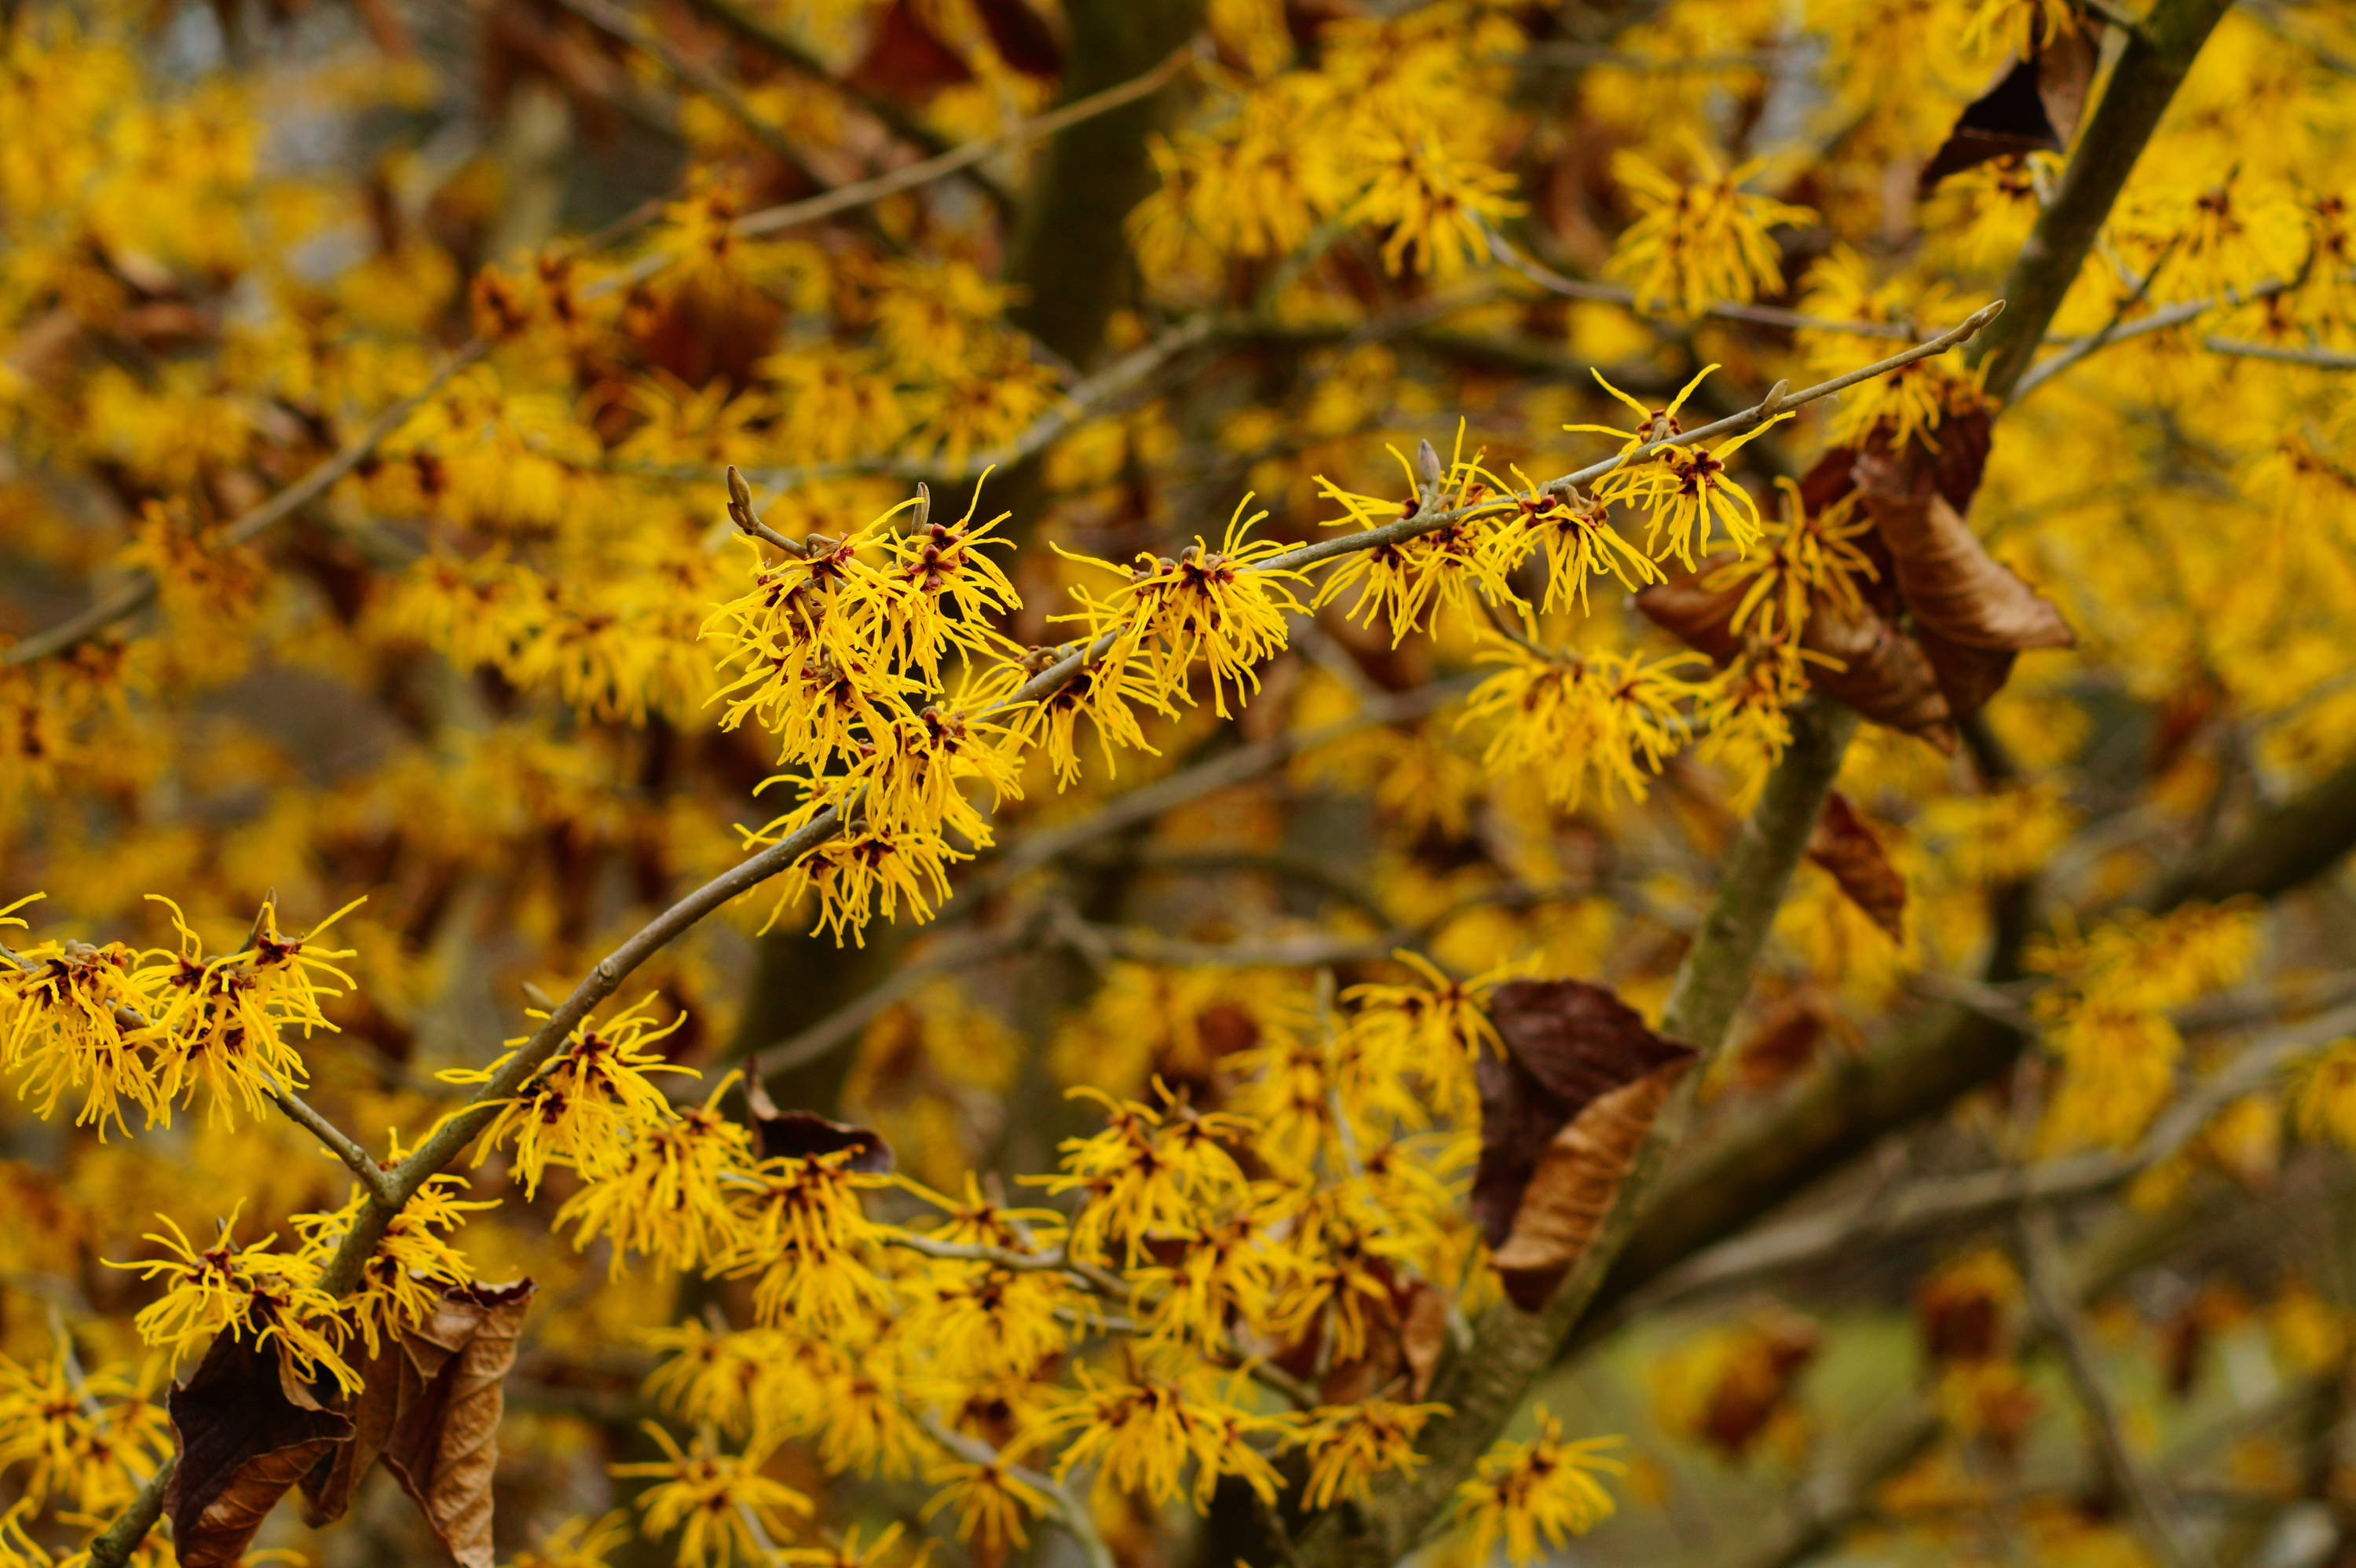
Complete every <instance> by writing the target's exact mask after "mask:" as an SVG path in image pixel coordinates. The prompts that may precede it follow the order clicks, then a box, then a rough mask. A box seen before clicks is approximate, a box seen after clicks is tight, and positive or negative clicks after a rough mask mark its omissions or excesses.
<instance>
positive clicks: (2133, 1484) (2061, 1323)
mask: <svg viewBox="0 0 2356 1568" xmlns="http://www.w3.org/2000/svg"><path fill="white" fill-rule="evenodd" d="M2020 1253H2021V1275H2022V1282H2023V1284H2024V1285H2026V1286H2027V1288H2028V1292H2029V1304H2030V1307H2031V1308H2032V1309H2033V1310H2034V1311H2035V1313H2036V1315H2037V1317H2038V1318H2039V1320H2040V1324H2041V1326H2042V1327H2043V1328H2044V1329H2045V1331H2046V1333H2047V1334H2049V1335H2051V1338H2052V1339H2053V1342H2054V1345H2055V1346H2056V1348H2058V1349H2060V1350H2061V1364H2062V1366H2063V1368H2064V1369H2065V1370H2066V1371H2068V1372H2069V1374H2070V1384H2071V1388H2072V1391H2073V1392H2075V1393H2076V1394H2077V1396H2078V1403H2079V1405H2080V1406H2081V1407H2082V1408H2083V1410H2084V1411H2085V1413H2086V1419H2087V1423H2088V1424H2089V1425H2090V1426H2092V1427H2093V1429H2094V1440H2095V1442H2096V1444H2097V1445H2099V1446H2100V1447H2101V1449H2102V1453H2103V1460H2104V1467H2106V1468H2107V1469H2109V1471H2110V1473H2111V1478H2112V1480H2113V1481H2114V1482H2115V1484H2116V1485H2117V1487H2118V1489H2119V1490H2120V1492H2121V1493H2123V1494H2124V1495H2125V1496H2126V1500H2127V1506H2128V1507H2129V1509H2131V1510H2132V1511H2133V1512H2134V1514H2135V1516H2136V1523H2137V1524H2138V1525H2139V1526H2140V1527H2141V1533H2142V1535H2143V1536H2144V1538H2145V1541H2146V1544H2147V1545H2149V1546H2150V1547H2151V1548H2152V1549H2153V1550H2154V1551H2155V1552H2157V1553H2158V1557H2159V1559H2160V1561H2161V1562H2162V1563H2167V1564H2169V1565H2170V1568H2205V1565H2206V1563H2207V1560H2208V1556H2207V1553H2205V1552H2201V1551H2199V1550H2198V1549H2197V1548H2196V1547H2195V1546H2194V1544H2193V1543H2192V1541H2190V1538H2188V1537H2187V1536H2186V1534H2185V1533H2184V1530H2183V1527H2182V1525H2181V1524H2180V1523H2179V1521H2178V1520H2177V1519H2176V1510H2175V1506H2174V1504H2173V1502H2172V1500H2171V1499H2169V1496H2168V1494H2167V1492H2166V1491H2165V1489H2163V1488H2162V1487H2161V1486H2160V1483H2159V1482H2158V1479H2157V1478H2156V1477H2153V1476H2152V1475H2151V1474H2150V1473H2149V1472H2147V1470H2146V1469H2145V1468H2144V1465H2143V1462H2142V1461H2141V1460H2140V1459H2138V1458H2136V1455H2135V1451H2134V1450H2133V1449H2132V1448H2130V1447H2129V1446H2128V1445H2127V1440H2126V1429H2125V1428H2124V1426H2123V1425H2122V1424H2121V1422H2120V1417H2119V1409H2118V1403H2117V1402H2116V1401H2115V1399H2113V1398H2112V1397H2111V1392H2110V1389H2109V1386H2108V1385H2107V1384H2106V1383H2105V1382H2104V1380H2103V1372H2102V1366H2101V1363H2100V1361H2099V1360H2097V1358H2096V1356H2095V1353H2094V1343H2093V1340H2092V1339H2091V1338H2090V1337H2089V1336H2088V1334H2087V1332H2086V1327H2085V1324H2084V1322H2083V1320H2082V1319H2081V1318H2080V1317H2079V1315H2078V1310H2077V1307H2076V1304H2075V1302H2074V1300H2072V1299H2071V1293H2070V1292H2069V1290H2068V1287H2067V1286H2066V1285H2064V1284H2063V1283H2062V1275H2061V1238H2060V1236H2059V1235H2058V1233H2057V1232H2056V1231H2055V1229H2054V1224H2053V1216H2052V1214H2051V1211H2047V1210H2044V1209H2035V1210H2031V1211H2028V1212H2026V1213H2024V1214H2023V1215H2022V1216H2021V1220H2020Z"/></svg>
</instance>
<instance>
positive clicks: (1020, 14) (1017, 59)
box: [973, 0, 1064, 81]
mask: <svg viewBox="0 0 2356 1568" xmlns="http://www.w3.org/2000/svg"><path fill="white" fill-rule="evenodd" d="M973 8H974V10H975V11H976V12H977V13H978V14H979V15H980V17H981V28H982V31H984V32H986V33H988V34H989V35H990V42H991V48H995V49H996V50H997V51H998V58H999V59H1002V60H1004V61H1005V62H1006V63H1007V64H1008V65H1009V66H1010V67H1012V68H1013V69H1016V70H1019V71H1021V72H1022V73H1023V75H1024V76H1027V77H1032V78H1033V79H1035V80H1041V81H1045V80H1050V79H1051V78H1054V77H1056V76H1060V75H1062V74H1063V70H1064V46H1063V45H1062V44H1061V43H1059V42H1057V41H1056V38H1055V29H1054V28H1052V27H1049V26H1047V22H1046V18H1044V17H1043V16H1040V15H1039V13H1038V12H1036V11H1033V9H1031V7H1030V6H1029V5H1026V4H1024V0H974V6H973Z"/></svg>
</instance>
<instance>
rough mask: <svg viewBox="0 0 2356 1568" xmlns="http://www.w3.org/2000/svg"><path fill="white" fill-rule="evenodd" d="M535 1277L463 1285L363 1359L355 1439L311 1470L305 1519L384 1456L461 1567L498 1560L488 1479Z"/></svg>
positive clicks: (336, 1500) (335, 1509) (342, 1498)
mask: <svg viewBox="0 0 2356 1568" xmlns="http://www.w3.org/2000/svg"><path fill="white" fill-rule="evenodd" d="M535 1288H536V1287H535V1286H534V1285H533V1284H532V1282H531V1281H530V1280H528V1279H527V1280H519V1281H517V1282H516V1283H514V1284H512V1285H462V1286H457V1287H455V1288H452V1289H449V1290H445V1291H444V1293H443V1297H442V1300H441V1302H440V1303H439V1304H438V1305H437V1306H436V1307H435V1308H434V1313H433V1315H432V1316H431V1317H428V1318H426V1319H425V1321H423V1323H418V1324H413V1325H411V1326H409V1327H407V1328H402V1330H401V1331H400V1332H399V1333H398V1334H396V1335H394V1336H393V1337H392V1338H391V1339H390V1340H388V1341H387V1342H386V1344H385V1345H384V1347H383V1349H382V1350H381V1351H380V1353H379V1354H378V1355H376V1356H374V1357H372V1358H370V1359H369V1360H368V1361H367V1362H365V1363H363V1365H362V1367H361V1369H360V1371H361V1375H362V1377H363V1378H364V1379H365V1380H366V1381H365V1385H364V1387H363V1389H362V1392H360V1394H359V1397H358V1398H357V1399H355V1400H354V1401H353V1403H352V1411H351V1415H352V1421H351V1438H350V1441H348V1442H346V1443H344V1444H342V1445H339V1446H337V1448H336V1449H335V1450H334V1451H333V1452H332V1453H329V1454H327V1455H325V1456H322V1458H321V1459H320V1460H319V1462H318V1463H317V1464H316V1466H315V1467H314V1468H313V1469H312V1470H311V1472H310V1473H309V1474H307V1475H305V1477H303V1492H304V1495H305V1498H306V1499H308V1502H309V1506H308V1507H307V1508H306V1509H305V1511H304V1517H305V1519H306V1520H308V1521H309V1522H310V1523H312V1524H313V1525H320V1524H325V1523H327V1522H328V1521H329V1520H335V1519H337V1518H339V1517H341V1516H342V1514H343V1513H344V1512H345V1510H346V1509H349V1508H350V1507H351V1503H352V1496H353V1493H354V1492H355V1491H356V1490H357V1489H358V1488H359V1483H360V1481H361V1480H362V1479H364V1478H365V1477H366V1476H367V1474H368V1471H369V1467H370V1466H372V1465H374V1464H375V1463H376V1462H377V1461H378V1460H379V1459H381V1460H383V1461H384V1464H385V1467H386V1468H387V1469H389V1470H391V1472H392V1474H393V1476H394V1477H395V1478H396V1479H397V1480H399V1481H400V1483H401V1485H402V1489H403V1490H404V1491H406V1492H408V1494H409V1495H410V1498H411V1499H412V1500H413V1501H415V1503H416V1504H417V1507H418V1509H419V1511H421V1512H422V1513H423V1514H424V1515H425V1520H426V1522H427V1523H428V1524H430V1525H432V1526H433V1527H434V1534H435V1535H436V1536H438V1537H440V1539H441V1541H442V1543H443V1545H444V1547H446V1548H447V1549H448V1550H449V1552H450V1555H451V1556H452V1558H454V1559H455V1561H456V1562H457V1563H459V1565H460V1568H492V1565H493V1563H494V1561H495V1559H494V1554H493V1552H492V1549H491V1478H492V1475H493V1472H494V1471H495V1470H496V1469H497V1468H498V1427H499V1417H500V1414H501V1413H502V1411H503V1410H504V1407H505V1404H506V1386H507V1383H506V1380H507V1375H508V1372H509V1370H510V1369H511V1368H512V1367H513V1366H514V1365H515V1351H516V1336H517V1333H518V1332H519V1330H520V1328H522V1325H523V1317H524V1311H525V1309H526V1308H527V1307H529V1306H530V1302H531V1296H532V1293H533V1291H534V1289H535Z"/></svg>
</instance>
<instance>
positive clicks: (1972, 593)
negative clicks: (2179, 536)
mask: <svg viewBox="0 0 2356 1568" xmlns="http://www.w3.org/2000/svg"><path fill="white" fill-rule="evenodd" d="M1857 481H1858V490H1859V491H1860V492H1861V494H1862V496H1863V497H1864V503H1865V507H1866V509H1867V511H1868V512H1869V514H1870V515H1871V516H1872V517H1873V526H1874V531H1875V532H1876V533H1877V534H1879V536H1880V538H1881V542H1882V544H1883V545H1884V546H1885V547H1886V548H1887V549H1889V551H1890V560H1891V562H1892V563H1893V565H1894V567H1895V569H1896V571H1897V577H1898V592H1899V595H1900V597H1901V598H1902V599H1904V601H1905V602H1906V608H1907V609H1908V610H1910V611H1912V613H1913V615H1914V618H1915V620H1916V621H1917V622H1919V623H1921V624H1922V627H1923V628H1924V629H1925V630H1926V631H1929V632H1932V633H1934V634H1936V635H1939V636H1941V637H1944V638H1945V639H1946V640H1947V641H1949V642H1951V643H1960V644H1962V645H1964V646H1965V647H1969V648H1993V649H2000V650H2007V651H2011V652H2019V650H2021V649H2023V648H2059V647H2067V646H2069V645H2071V644H2072V642H2074V641H2076V638H2075V637H2074V636H2073V635H2072V634H2071V631H2070V627H2069V624H2068V623H2067V622H2065V621H2063V620H2062V619H2061V612H2060V611H2059V610H2056V609H2055V608H2054V607H2053V606H2052V605H2051V603H2047V602H2046V601H2045V600H2043V599H2041V598H2040V597H2039V596H2038V594H2037V591H2036V590H2035V589H2033V588H2031V587H2029V584H2028V583H2027V582H2025V581H2022V580H2021V579H2020V577H2019V574H2018V573H2016V572H2015V571H2013V570H2012V569H2011V568H2010V567H2008V566H2006V565H2005V564H2004V563H2003V562H2001V561H1999V560H1997V559H1996V558H1995V557H1994V556H1992V555H1990V554H1988V552H1987V548H1986V547H1985V546H1983V545H1982V544H1981V543H1980V541H1979V536H1978V535H1977V534H1975V533H1974V532H1973V531H1972V529H1971V525H1970V524H1968V523H1966V522H1965V521H1964V519H1963V516H1962V514H1961V513H1959V512H1957V511H1956V510H1955V508H1954V506H1953V505H1951V504H1950V503H1949V502H1948V500H1947V497H1946V496H1944V495H1943V494H1941V493H1940V491H1939V489H1938V487H1937V485H1936V483H1935V473H1934V471H1933V466H1932V464H1930V463H1929V462H1927V461H1924V460H1923V459H1922V457H1920V456H1919V455H1917V454H1914V453H1911V452H1910V453H1907V454H1906V455H1904V456H1893V455H1891V454H1890V453H1884V452H1869V453H1865V454H1864V455H1862V456H1860V457H1859V458H1858V462H1857Z"/></svg>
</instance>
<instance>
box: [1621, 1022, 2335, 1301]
mask: <svg viewBox="0 0 2356 1568" xmlns="http://www.w3.org/2000/svg"><path fill="white" fill-rule="evenodd" d="M2351 1029H2356V1005H2349V1006H2342V1007H2340V1008H2333V1009H2332V1010H2330V1011H2329V1012H2324V1013H2319V1014H2317V1015H2316V1016H2315V1017H2313V1018H2311V1019H2305V1020H2303V1021H2302V1022H2299V1023H2297V1024H2294V1025H2292V1026H2290V1027H2288V1028H2286V1029H2280V1030H2277V1031H2276V1032H2275V1033H2273V1034H2271V1035H2269V1036H2267V1037H2266V1038H2265V1039H2264V1040H2259V1041H2257V1042H2256V1043H2254V1044H2253V1045H2251V1046H2250V1047H2248V1048H2247V1049H2245V1050H2244V1051H2242V1052H2241V1053H2240V1054H2239V1055H2237V1056H2235V1057H2234V1058H2233V1061H2230V1062H2228V1063H2227V1064H2226V1065H2225V1066H2224V1067H2223V1068H2222V1069H2220V1070H2219V1071H2218V1072H2215V1073H2213V1074H2211V1076H2210V1077H2209V1078H2207V1079H2206V1080H2204V1081H2203V1082H2202V1083H2201V1084H2199V1085H2198V1086H2197V1087H2196V1088H2195V1089H2194V1090H2193V1091H2192V1092H2191V1093H2188V1094H2187V1095H2185V1096H2184V1097H2183V1099H2181V1100H2180V1101H2179V1102H2178V1103H2177V1104H2175V1105H2174V1106H2172V1107H2170V1108H2169V1111H2168V1112H2167V1113H2166V1114H2165V1115H2162V1116H2161V1117H2160V1119H2159V1120H2158V1122H2157V1123H2156V1124H2155V1125H2153V1126H2152V1128H2151V1130H2150V1131H2149V1132H2148V1133H2147V1134H2146V1135H2145V1136H2144V1137H2143V1140H2142V1141H2141V1142H2140V1143H2138V1144H2136V1146H2135V1147H2133V1148H2132V1149H2128V1150H2124V1151H2121V1152H2119V1153H2093V1154H2083V1155H2076V1156H2072V1157H2067V1158H2063V1159H2058V1160H2054V1161H2051V1162H2050V1163H2047V1164H2044V1165H2041V1166H2038V1167H2035V1168H2029V1169H2020V1168H2014V1167H2006V1168H1999V1169H1995V1170H1984V1171H1975V1172H1972V1173H1970V1174H1969V1175H1965V1176H1949V1177H1938V1178H1934V1179H1926V1180H1922V1181H1919V1182H1915V1183H1913V1184H1912V1185H1910V1186H1907V1187H1904V1188H1901V1189H1899V1190H1897V1191H1896V1192H1893V1193H1890V1194H1887V1195H1882V1196H1879V1197H1876V1198H1873V1199H1869V1200H1868V1201H1867V1202H1866V1203H1865V1204H1863V1205H1861V1206H1850V1207H1843V1208H1839V1209H1836V1210H1833V1211H1828V1212H1826V1213H1822V1214H1813V1215H1810V1216H1808V1217H1807V1218H1805V1219H1802V1220H1794V1221H1789V1222H1788V1223H1785V1224H1782V1225H1778V1226H1775V1227H1773V1228H1772V1229H1771V1230H1764V1231H1759V1232H1752V1233H1751V1234H1749V1235H1745V1236H1740V1237H1737V1238H1735V1239H1734V1240H1732V1241H1729V1242H1724V1243H1720V1244H1719V1245H1718V1246H1716V1247H1713V1248H1711V1249H1710V1250H1709V1251H1708V1252H1705V1253H1698V1254H1697V1255H1696V1256H1695V1257H1694V1258H1692V1259H1691V1260H1690V1261H1688V1262H1687V1263H1686V1264H1683V1265H1681V1266H1680V1267H1678V1268H1676V1270H1674V1271H1673V1272H1671V1273H1668V1274H1665V1275H1662V1276H1661V1277H1660V1278H1659V1279H1658V1280H1656V1281H1655V1282H1654V1283H1653V1284H1652V1285H1648V1286H1647V1287H1646V1288H1645V1289H1644V1290H1643V1291H1640V1292H1638V1293H1636V1294H1635V1295H1633V1296H1630V1297H1629V1298H1628V1299H1627V1300H1626V1301H1624V1302H1622V1303H1621V1304H1620V1305H1619V1306H1618V1307H1615V1308H1614V1310H1613V1313H1612V1319H1613V1320H1615V1321H1624V1320H1625V1319H1627V1318H1628V1317H1631V1316H1632V1315H1636V1314H1641V1313H1648V1312H1656V1311H1659V1310H1661V1309H1662V1308H1663V1307H1667V1306H1669V1305H1671V1304H1674V1303H1678V1302H1683V1301H1687V1300H1690V1299H1692V1298H1693V1297H1694V1296H1699V1295H1704V1294H1717V1293H1719V1292H1722V1291H1726V1290H1731V1289H1737V1288H1740V1287H1741V1286H1744V1285H1751V1284H1752V1283H1755V1282H1756V1281H1758V1280H1760V1279H1762V1278H1765V1277H1767V1276H1769V1275H1774V1274H1780V1273H1782V1272H1783V1271H1785V1270H1788V1269H1794V1268H1800V1267H1804V1266H1806V1265H1808V1264H1815V1263H1820V1262H1823V1261H1826V1260H1827V1259H1831V1258H1835V1257H1838V1256H1842V1255H1845V1254H1846V1255H1856V1254H1857V1252H1858V1249H1860V1248H1868V1247H1870V1246H1872V1245H1874V1244H1876V1243H1883V1242H1890V1241H1895V1240H1898V1239H1900V1238H1901V1237H1905V1236H1911V1235H1914V1234H1917V1233H1919V1232H1923V1231H1928V1230H1933V1229H1937V1228H1940V1227H1944V1226H1949V1225H1958V1224H1966V1223H1969V1222H1971V1221H1976V1220H1981V1219H1985V1218H1987V1216H1989V1215H1992V1214H1998V1213H2002V1212H2004V1211H2007V1210H2008V1209H2014V1208H2018V1207H2019V1206H2021V1205H2023V1204H2028V1203H2047V1204H2051V1203H2061V1202H2066V1201H2068V1200H2072V1199H2077V1198H2085V1197H2090V1196H2092V1195H2094V1194H2095V1193H2099V1192H2106V1191H2109V1190H2110V1189H2113V1188H2115V1187H2118V1186H2120V1185H2122V1184H2123V1183H2125V1182H2127V1181H2129V1180H2132V1179H2134V1178H2135V1177H2136V1176H2138V1175H2140V1174H2141V1173H2143V1172H2144V1171H2147V1170H2149V1169H2150V1168H2153V1167H2154V1166H2157V1165H2160V1164H2163V1163H2165V1162H2166V1161H2168V1160H2169V1159H2171V1158H2173V1157H2176V1156H2177V1155H2178V1154H2180V1153H2181V1152H2183V1150H2184V1149H2185V1148H2186V1147H2188V1146H2189V1145H2190V1143H2191V1142H2192V1141H2193V1140H2194V1139H2195V1138H2197V1137H2199V1136H2201V1132H2202V1131H2203V1130H2204V1129H2205V1128H2207V1127H2208V1126H2209V1125H2210V1124H2211V1122H2212V1121H2213V1120H2214V1119H2215V1118H2216V1117H2217V1115H2219V1114H2220V1113H2222V1111H2224V1110H2225V1109H2226V1108H2227V1107H2228V1106H2231V1105H2232V1104H2234V1103H2235V1102H2236V1101H2239V1100H2241V1099H2243V1098H2244V1097H2245V1096H2247V1095H2249V1094H2251V1093H2255V1092H2256V1091H2258V1090H2260V1089H2262V1088H2264V1087H2265V1085H2266V1084H2267V1083H2271V1082H2273V1081H2274V1080H2275V1079H2276V1078H2278V1077H2279V1076H2281V1074H2282V1073H2283V1072H2285V1071H2286V1069H2288V1068H2289V1067H2290V1066H2292V1065H2293V1064H2294V1063H2296V1062H2297V1061H2301V1060H2303V1059H2304V1058H2306V1057H2308V1056H2311V1055H2313V1054H2314V1053H2315V1052H2316V1051H2319V1050H2321V1049H2323V1048H2324V1047H2325V1046H2328V1045H2329V1044H2330V1043H2331V1042H2332V1041H2334V1040H2343V1039H2345V1038H2347V1036H2348V1034H2349V1032H2350V1031H2351Z"/></svg>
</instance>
